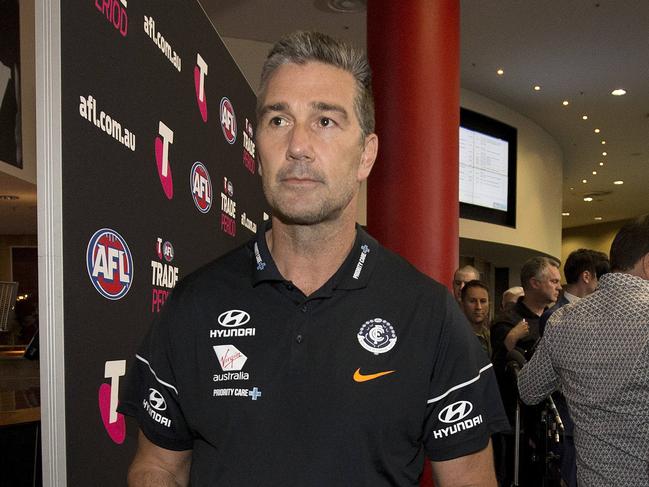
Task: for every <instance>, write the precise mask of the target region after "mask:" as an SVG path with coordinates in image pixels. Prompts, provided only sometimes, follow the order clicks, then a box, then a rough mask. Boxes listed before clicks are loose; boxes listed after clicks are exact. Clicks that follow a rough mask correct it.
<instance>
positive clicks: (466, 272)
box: [453, 265, 480, 303]
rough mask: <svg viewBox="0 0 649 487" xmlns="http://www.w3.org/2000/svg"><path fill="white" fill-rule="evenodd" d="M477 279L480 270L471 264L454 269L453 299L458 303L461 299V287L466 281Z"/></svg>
mask: <svg viewBox="0 0 649 487" xmlns="http://www.w3.org/2000/svg"><path fill="white" fill-rule="evenodd" d="M479 279H480V272H479V271H478V269H476V268H475V267H473V266H471V265H465V266H464V267H460V268H459V269H458V270H456V271H455V274H453V295H454V296H455V300H456V301H457V302H458V303H459V302H460V301H461V300H462V288H463V287H464V285H465V284H466V283H467V282H469V281H476V280H479Z"/></svg>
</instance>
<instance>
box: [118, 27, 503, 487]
mask: <svg viewBox="0 0 649 487" xmlns="http://www.w3.org/2000/svg"><path fill="white" fill-rule="evenodd" d="M257 114H258V121H257V123H258V126H257V130H256V133H257V155H258V158H259V172H260V173H261V175H262V181H263V188H264V194H265V196H266V199H267V200H268V202H269V204H270V206H271V208H272V213H273V215H272V219H271V221H269V222H268V223H267V224H265V225H264V226H263V227H261V228H260V229H259V232H258V234H257V236H256V237H255V238H254V239H252V240H251V241H250V242H249V243H248V244H246V245H244V246H242V247H240V248H238V249H235V250H234V251H232V252H230V253H229V254H226V255H225V256H223V257H221V258H219V259H217V260H215V261H214V262H212V263H210V264H208V265H207V266H205V267H203V268H202V269H199V270H198V271H197V272H195V273H193V274H192V275H190V276H188V277H187V278H185V279H184V280H183V281H182V282H180V283H179V284H178V285H177V286H176V288H175V289H174V292H173V294H172V296H171V297H170V299H169V300H168V301H167V303H166V304H165V308H164V310H163V313H162V314H161V316H160V319H159V320H158V322H157V323H156V324H155V326H154V327H152V329H151V331H150V332H149V334H148V336H147V337H146V339H145V340H144V343H143V344H142V346H141V347H140V350H139V352H138V355H137V358H138V360H137V362H136V363H137V365H136V366H135V367H134V368H132V369H131V370H130V371H129V377H128V379H127V386H126V388H125V389H126V392H125V395H124V398H123V401H122V402H121V403H120V411H121V412H124V413H125V414H130V415H133V416H135V417H136V418H137V420H138V423H139V425H140V429H141V433H140V435H139V447H138V451H137V454H136V456H135V459H134V461H133V464H132V465H131V469H130V472H129V485H131V486H138V487H142V486H156V487H160V486H178V485H181V486H185V485H188V484H189V483H190V482H191V485H192V486H207V485H232V486H248V485H269V486H270V485H296V486H323V487H324V486H326V487H332V486H347V485H372V486H377V487H378V486H393V485H399V486H416V485H418V482H419V479H420V477H421V475H422V468H423V465H424V454H426V455H427V456H428V457H429V458H431V459H432V460H433V463H432V469H433V473H434V475H435V478H436V481H437V485H439V486H440V487H444V486H459V485H473V486H485V487H486V486H490V487H494V486H495V485H496V480H495V476H494V471H493V463H492V462H493V461H492V453H491V445H490V435H491V433H493V432H495V431H499V430H502V429H503V428H506V427H507V421H506V418H505V416H504V412H503V410H502V404H501V401H500V397H499V395H498V392H497V386H496V381H495V376H494V374H493V370H492V367H491V364H490V363H489V362H488V359H487V357H486V356H485V354H484V353H482V352H481V351H480V345H479V343H478V341H477V340H476V339H475V337H474V336H473V334H472V331H471V329H470V327H469V326H468V323H467V322H466V319H465V318H464V317H463V316H462V314H461V312H460V310H459V307H458V306H457V304H456V303H455V302H454V300H453V298H452V296H451V295H450V294H449V293H448V291H447V290H446V289H445V288H444V287H443V286H442V285H441V284H439V283H436V282H435V281H433V280H432V279H430V278H428V277H426V276H424V275H423V274H421V273H419V272H417V271H416V270H415V269H414V268H413V267H412V266H411V265H409V264H408V263H407V262H405V261H404V260H403V259H401V258H400V257H398V256H397V255H395V254H393V253H391V252H389V251H388V250H387V249H385V248H383V247H381V246H380V245H379V244H378V242H377V241H376V240H374V239H373V238H372V237H371V236H369V235H368V234H367V233H366V232H365V231H364V230H363V229H362V228H361V227H360V226H359V225H357V224H356V222H355V217H356V211H357V208H356V207H357V200H358V192H359V186H360V183H361V182H363V181H364V180H366V179H367V177H368V175H369V173H370V170H371V169H372V165H373V164H374V160H375V158H376V154H377V149H378V138H377V136H376V134H374V133H373V130H374V118H373V105H372V97H371V78H370V70H369V66H368V63H367V60H366V58H365V56H364V54H362V53H361V52H359V51H357V50H354V49H352V48H349V47H348V46H346V45H345V44H343V43H341V42H338V41H335V40H334V39H331V38H330V37H328V36H324V35H322V34H317V33H308V32H298V33H295V34H293V35H290V36H288V37H287V38H285V39H283V40H281V41H280V42H279V43H278V44H276V45H275V46H274V47H273V49H272V50H271V52H270V54H269V57H268V60H267V62H266V65H265V67H264V69H263V74H262V84H261V90H260V96H259V101H258V105H257Z"/></svg>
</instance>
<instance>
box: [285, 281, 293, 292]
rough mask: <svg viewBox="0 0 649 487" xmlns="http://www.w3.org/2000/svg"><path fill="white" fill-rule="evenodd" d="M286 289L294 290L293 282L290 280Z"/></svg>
mask: <svg viewBox="0 0 649 487" xmlns="http://www.w3.org/2000/svg"><path fill="white" fill-rule="evenodd" d="M286 289H288V290H289V291H292V290H293V284H291V283H290V282H287V283H286Z"/></svg>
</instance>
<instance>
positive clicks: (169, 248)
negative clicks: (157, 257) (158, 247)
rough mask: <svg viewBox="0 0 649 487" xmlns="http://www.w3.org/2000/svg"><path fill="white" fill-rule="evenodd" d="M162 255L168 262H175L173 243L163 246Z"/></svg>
mask: <svg viewBox="0 0 649 487" xmlns="http://www.w3.org/2000/svg"><path fill="white" fill-rule="evenodd" d="M162 255H163V256H164V259H165V260H166V261H167V262H171V261H172V260H174V246H173V245H171V242H165V243H164V244H163V245H162Z"/></svg>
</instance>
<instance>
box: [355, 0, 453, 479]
mask: <svg viewBox="0 0 649 487" xmlns="http://www.w3.org/2000/svg"><path fill="white" fill-rule="evenodd" d="M367 50H368V56H369V59H370V64H371V66H372V71H373V76H374V84H373V88H374V99H375V102H376V132H377V134H378V135H379V157H378V160H377V161H376V164H375V166H374V169H373V170H372V174H371V176H370V178H369V181H368V190H367V226H368V230H369V232H370V233H371V234H372V235H374V236H375V237H376V238H377V239H378V240H379V242H381V243H382V244H383V245H385V246H386V247H388V248H390V249H392V250H394V251H395V252H397V253H398V254H400V255H402V256H403V257H405V258H406V259H408V260H409V261H410V262H411V263H413V264H414V265H415V266H416V267H417V268H418V269H419V270H421V271H422V272H424V273H425V274H428V275H429V276H431V277H433V278H434V279H437V280H438V281H440V282H442V283H444V284H446V285H447V286H448V287H449V288H450V285H451V280H452V278H453V277H452V274H453V271H454V270H455V268H456V266H457V264H458V257H459V255H458V253H459V252H458V247H459V235H458V227H459V203H458V174H459V168H458V153H459V148H458V127H459V123H460V5H459V0H410V1H408V2H395V1H388V0H372V1H370V2H367ZM432 485H433V481H432V472H431V468H430V462H429V461H428V460H426V462H425V465H424V473H423V476H422V480H421V486H422V487H428V486H432Z"/></svg>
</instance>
